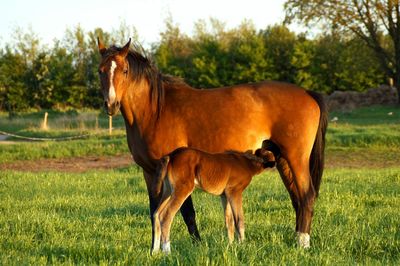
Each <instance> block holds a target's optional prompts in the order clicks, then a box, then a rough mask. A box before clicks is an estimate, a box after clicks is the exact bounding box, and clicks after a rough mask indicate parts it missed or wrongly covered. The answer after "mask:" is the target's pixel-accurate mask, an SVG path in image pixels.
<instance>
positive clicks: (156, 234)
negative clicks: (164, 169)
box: [151, 193, 171, 254]
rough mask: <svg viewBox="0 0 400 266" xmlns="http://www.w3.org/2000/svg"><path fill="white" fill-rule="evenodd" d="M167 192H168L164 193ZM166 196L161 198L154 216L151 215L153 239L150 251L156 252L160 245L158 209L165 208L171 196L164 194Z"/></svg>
mask: <svg viewBox="0 0 400 266" xmlns="http://www.w3.org/2000/svg"><path fill="white" fill-rule="evenodd" d="M166 194H168V193H166ZM165 196H166V197H163V199H162V200H161V202H160V206H159V207H158V208H157V210H156V211H155V212H154V217H153V220H154V221H153V232H154V233H153V241H152V243H153V244H152V251H151V253H152V254H154V253H157V252H158V251H159V250H160V245H161V222H160V211H161V210H162V209H163V208H165V205H166V203H167V202H168V201H169V199H170V198H171V196H170V194H168V195H165Z"/></svg>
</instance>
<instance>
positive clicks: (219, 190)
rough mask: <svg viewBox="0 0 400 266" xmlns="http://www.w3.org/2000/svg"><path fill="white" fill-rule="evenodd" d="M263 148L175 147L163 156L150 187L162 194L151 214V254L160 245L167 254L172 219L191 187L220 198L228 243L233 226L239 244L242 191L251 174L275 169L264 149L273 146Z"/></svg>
mask: <svg viewBox="0 0 400 266" xmlns="http://www.w3.org/2000/svg"><path fill="white" fill-rule="evenodd" d="M263 146H264V147H263V148H261V149H258V150H257V151H256V152H255V154H252V153H249V152H246V153H240V152H234V151H229V152H225V153H217V154H210V153H206V152H203V151H200V150H196V149H192V148H179V149H177V150H175V151H173V152H172V153H170V154H169V155H166V156H164V157H163V158H162V159H161V161H160V164H159V168H158V171H159V172H158V174H159V175H158V178H157V180H156V181H155V182H154V184H153V189H154V190H155V191H159V192H160V190H161V188H162V189H163V193H162V199H161V201H160V205H159V206H158V209H157V210H156V212H155V213H154V225H153V230H154V239H153V247H152V252H153V253H154V252H157V251H158V250H159V248H160V244H162V250H163V251H164V252H165V253H169V252H170V250H171V248H170V240H169V234H170V228H171V223H172V220H173V218H174V216H175V214H176V213H177V211H178V210H179V209H180V207H181V206H182V204H183V202H184V201H185V200H186V198H187V197H188V196H190V195H191V194H192V192H193V190H194V188H195V187H198V188H200V189H202V190H204V191H206V192H208V193H211V194H214V195H221V200H222V205H223V208H224V213H225V222H226V227H227V230H228V239H229V242H230V243H231V242H232V241H233V240H234V227H236V232H237V233H238V235H239V241H243V240H244V219H243V208H242V192H243V190H244V189H245V188H246V187H247V186H248V185H249V183H250V181H251V179H252V177H253V176H254V175H256V174H259V173H261V172H262V171H263V170H264V169H265V168H267V167H274V166H275V156H274V153H273V152H271V150H268V149H270V148H271V147H272V148H274V147H275V146H274V144H273V143H272V142H270V144H269V145H263ZM265 147H266V148H265ZM276 151H277V149H275V150H274V152H275V153H276Z"/></svg>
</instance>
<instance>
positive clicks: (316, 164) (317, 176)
mask: <svg viewBox="0 0 400 266" xmlns="http://www.w3.org/2000/svg"><path fill="white" fill-rule="evenodd" d="M307 93H308V94H309V95H310V96H311V97H313V99H314V100H315V101H316V102H317V103H318V106H319V109H320V112H321V115H320V118H319V126H318V131H317V136H316V138H315V141H314V146H313V148H312V151H311V157H310V174H311V178H312V182H313V186H314V189H315V192H316V195H317V196H318V192H319V187H320V184H321V178H322V173H323V172H324V155H325V133H326V128H327V126H328V110H327V106H326V103H325V100H324V97H323V96H322V95H321V94H319V93H317V92H314V91H307Z"/></svg>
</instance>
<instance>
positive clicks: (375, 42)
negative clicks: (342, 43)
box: [285, 0, 400, 103]
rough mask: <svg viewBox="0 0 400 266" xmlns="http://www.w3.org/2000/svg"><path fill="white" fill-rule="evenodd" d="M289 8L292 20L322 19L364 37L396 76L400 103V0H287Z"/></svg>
mask: <svg viewBox="0 0 400 266" xmlns="http://www.w3.org/2000/svg"><path fill="white" fill-rule="evenodd" d="M285 10H286V21H288V22H291V21H293V20H296V19H297V20H298V21H300V22H302V23H305V24H306V25H311V24H313V23H320V24H321V25H322V26H325V27H330V28H331V29H333V30H337V31H340V32H342V33H352V34H355V35H356V36H358V37H359V38H360V39H362V40H363V41H364V42H365V43H366V44H367V45H368V47H369V48H371V49H372V50H373V51H374V54H375V56H376V57H377V58H378V60H379V63H380V66H381V68H382V70H383V71H384V72H385V74H386V75H387V76H388V77H390V78H392V79H393V81H394V85H395V86H396V87H397V91H398V95H399V98H398V102H399V103H400V0H350V1H347V0H325V1H320V0H287V1H286V2H285ZM386 37H388V38H386ZM388 41H389V42H388Z"/></svg>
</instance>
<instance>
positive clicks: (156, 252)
mask: <svg viewBox="0 0 400 266" xmlns="http://www.w3.org/2000/svg"><path fill="white" fill-rule="evenodd" d="M150 254H151V256H155V255H157V254H160V249H152V250H151V252H150Z"/></svg>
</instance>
